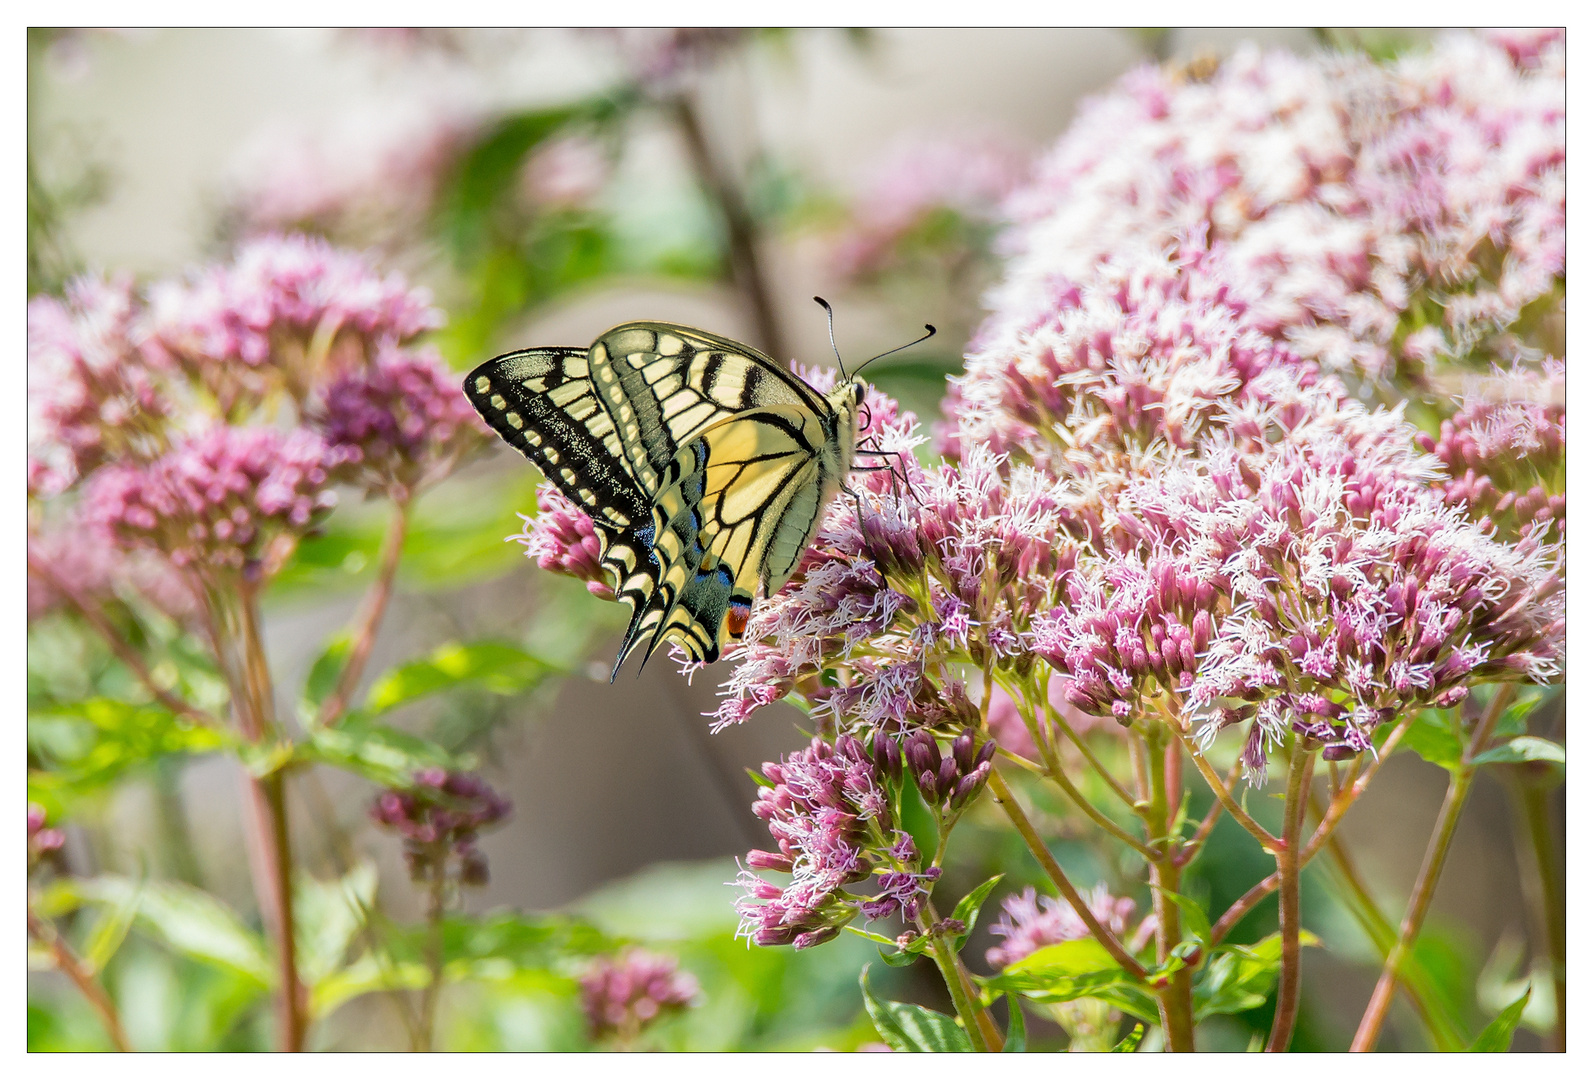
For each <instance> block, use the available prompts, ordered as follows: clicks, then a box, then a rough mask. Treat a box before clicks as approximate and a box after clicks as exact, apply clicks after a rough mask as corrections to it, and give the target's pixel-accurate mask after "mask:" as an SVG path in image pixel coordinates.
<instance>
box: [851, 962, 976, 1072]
mask: <svg viewBox="0 0 1593 1080" xmlns="http://www.w3.org/2000/svg"><path fill="white" fill-rule="evenodd" d="M858 984H859V985H861V986H862V988H863V1007H864V1008H866V1009H867V1010H868V1015H869V1019H871V1020H873V1021H874V1027H875V1028H876V1029H877V1030H878V1031H879V1035H880V1038H882V1039H884V1040H885V1042H886V1043H887V1044H888V1045H889V1046H890V1048H891V1049H892V1050H898V1051H903V1052H917V1053H931V1054H944V1053H963V1054H967V1053H972V1052H973V1044H972V1043H971V1042H969V1041H968V1035H967V1033H966V1032H964V1031H963V1030H962V1028H960V1027H958V1026H957V1021H955V1020H953V1019H952V1018H951V1017H949V1016H947V1015H945V1014H944V1013H938V1012H935V1011H934V1010H933V1009H926V1008H924V1007H923V1006H922V1005H908V1004H905V1003H903V1002H900V1001H884V1000H882V999H880V998H877V997H875V996H874V993H873V991H871V990H870V989H869V988H868V965H866V964H865V965H864V966H863V973H862V974H861V975H860V976H859V977H858Z"/></svg>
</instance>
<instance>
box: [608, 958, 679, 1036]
mask: <svg viewBox="0 0 1593 1080" xmlns="http://www.w3.org/2000/svg"><path fill="white" fill-rule="evenodd" d="M700 993H701V991H700V988H699V987H698V985H697V980H696V979H695V978H694V977H693V976H692V975H691V974H689V973H688V972H683V971H680V970H679V962H678V961H676V960H675V959H674V958H673V957H669V956H659V955H657V954H656V953H650V952H644V951H643V950H641V949H627V950H626V951H625V952H623V953H621V954H620V955H618V956H612V957H602V958H600V959H598V960H596V961H594V962H593V963H592V965H591V967H590V968H588V969H587V972H586V974H584V975H582V976H581V1008H582V1009H583V1010H585V1012H586V1021H587V1026H588V1030H589V1031H590V1032H591V1035H592V1038H593V1039H601V1038H604V1037H606V1036H609V1035H620V1036H622V1037H625V1038H635V1036H636V1035H637V1034H638V1033H640V1032H641V1030H642V1029H643V1028H645V1027H646V1026H648V1025H649V1024H651V1023H653V1022H654V1021H656V1020H659V1019H661V1018H662V1017H664V1016H667V1015H669V1014H670V1013H674V1012H679V1011H681V1010H683V1009H685V1008H687V1007H689V1006H691V1005H693V1004H695V1002H696V999H697V998H698V996H699V994H700Z"/></svg>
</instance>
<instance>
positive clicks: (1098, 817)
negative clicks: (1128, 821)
mask: <svg viewBox="0 0 1593 1080" xmlns="http://www.w3.org/2000/svg"><path fill="white" fill-rule="evenodd" d="M1014 700H1016V701H1018V702H1019V703H1020V704H1019V709H1018V715H1019V716H1020V717H1022V719H1023V723H1024V726H1025V727H1027V728H1028V729H1029V737H1030V738H1031V739H1033V740H1034V745H1035V746H1036V747H1037V748H1038V749H1039V751H1040V756H1041V757H1042V759H1043V760H1044V762H1045V768H1046V774H1047V775H1048V776H1049V777H1050V778H1051V781H1052V783H1054V784H1056V786H1057V787H1059V788H1061V789H1062V792H1063V794H1065V795H1066V796H1067V797H1068V798H1069V799H1070V800H1071V801H1072V802H1073V804H1074V805H1075V806H1077V807H1078V808H1079V809H1080V810H1082V811H1083V812H1084V816H1085V817H1087V818H1089V819H1090V820H1091V821H1093V822H1095V824H1097V825H1099V826H1100V827H1101V828H1102V829H1105V830H1106V831H1107V832H1108V833H1110V834H1112V836H1114V837H1116V838H1117V839H1118V840H1120V841H1122V842H1123V843H1125V844H1127V845H1128V846H1129V847H1131V848H1133V849H1134V850H1135V851H1137V852H1138V853H1139V855H1140V857H1141V858H1143V859H1144V860H1145V861H1146V862H1149V861H1151V859H1153V858H1154V857H1155V853H1154V852H1153V851H1152V850H1151V849H1150V848H1149V847H1147V846H1146V845H1145V844H1143V843H1141V842H1140V841H1139V840H1138V839H1137V838H1136V837H1135V836H1134V835H1133V834H1132V833H1130V832H1129V831H1128V830H1127V829H1125V828H1123V827H1122V826H1121V825H1119V824H1118V823H1117V822H1115V821H1113V820H1112V819H1111V818H1109V817H1107V816H1106V815H1105V814H1103V813H1101V811H1100V810H1098V809H1096V807H1095V806H1094V804H1092V803H1091V802H1090V800H1088V799H1086V798H1085V797H1084V793H1083V792H1082V791H1080V790H1079V789H1078V788H1077V787H1075V786H1074V784H1073V781H1071V780H1069V779H1068V778H1067V774H1065V773H1064V772H1063V771H1062V763H1061V762H1060V761H1059V760H1057V756H1056V750H1055V749H1054V748H1053V747H1052V746H1051V743H1050V740H1048V739H1046V738H1044V733H1043V732H1041V731H1040V725H1039V724H1038V723H1036V722H1035V718H1034V714H1033V713H1032V712H1031V711H1029V710H1027V709H1024V708H1023V707H1022V704H1021V702H1022V699H1021V698H1017V699H1014ZM992 775H994V774H993V773H992Z"/></svg>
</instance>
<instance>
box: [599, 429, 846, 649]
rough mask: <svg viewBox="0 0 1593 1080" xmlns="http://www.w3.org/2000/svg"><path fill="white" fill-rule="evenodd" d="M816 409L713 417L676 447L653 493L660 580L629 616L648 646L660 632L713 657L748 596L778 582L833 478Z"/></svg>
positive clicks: (813, 526) (746, 607)
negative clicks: (635, 616) (635, 618)
mask: <svg viewBox="0 0 1593 1080" xmlns="http://www.w3.org/2000/svg"><path fill="white" fill-rule="evenodd" d="M826 439H827V433H826V431H825V428H824V421H823V418H822V417H821V416H820V415H818V414H816V413H814V412H813V411H812V410H806V409H802V408H798V407H796V406H785V407H780V408H768V409H754V410H750V411H748V412H744V413H741V414H738V415H737V416H736V417H734V418H733V419H731V420H728V421H725V422H723V423H720V424H716V425H714V426H713V427H711V428H709V429H708V430H707V431H705V432H703V433H702V434H701V435H699V436H698V437H697V438H695V439H693V440H692V441H691V442H690V443H688V444H687V445H686V446H684V447H682V448H681V450H680V451H679V452H678V453H677V454H676V456H675V459H674V460H673V461H672V462H671V463H670V465H669V468H668V469H667V470H666V472H665V474H664V480H665V487H664V488H663V489H662V490H660V491H659V493H658V495H657V496H656V498H655V499H654V502H653V518H654V525H655V528H656V535H657V537H658V539H657V543H656V545H655V547H654V555H655V557H656V558H657V560H658V564H659V567H660V570H661V579H660V586H659V588H658V591H657V592H656V593H655V594H654V595H653V597H652V599H651V602H650V604H649V607H648V610H647V611H646V612H644V613H643V615H642V618H641V621H640V622H639V623H638V626H637V630H638V634H639V637H638V640H637V642H635V643H627V644H631V645H634V644H640V643H641V641H642V639H646V641H647V651H648V653H649V654H650V653H651V652H652V650H653V649H654V648H656V647H657V646H658V644H660V643H661V642H663V641H664V640H665V639H667V638H669V637H675V638H676V639H678V640H680V641H681V643H682V644H683V645H684V646H685V648H686V650H687V652H689V653H690V654H691V655H692V657H693V658H694V659H697V660H702V661H705V662H712V661H713V660H715V659H717V658H718V656H719V651H720V649H721V648H722V647H723V646H724V645H726V644H728V643H729V642H730V641H732V640H737V639H739V638H740V637H741V634H742V631H743V630H744V629H745V627H746V620H747V617H748V615H749V613H750V611H751V605H752V601H753V598H754V596H755V595H756V594H757V591H758V590H759V588H760V587H761V588H762V589H763V590H764V592H765V593H766V594H767V593H770V592H773V591H774V590H777V589H778V588H779V587H780V586H781V585H783V584H784V583H785V581H786V579H788V578H789V577H790V576H791V571H792V570H793V569H794V568H795V565H796V561H797V559H798V558H799V557H800V556H801V554H802V551H803V550H804V549H806V547H807V545H808V541H809V540H811V539H812V536H813V533H814V532H815V531H816V530H817V528H818V515H819V510H820V509H821V508H822V506H823V505H824V503H826V502H828V501H829V498H830V496H831V495H833V494H834V488H835V487H837V486H839V477H838V476H835V475H832V474H830V473H829V472H827V471H826V470H825V469H824V468H823V464H822V463H823V462H824V460H825V458H824V455H823V454H822V453H821V451H822V449H823V447H824V445H825V442H826Z"/></svg>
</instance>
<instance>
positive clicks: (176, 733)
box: [28, 697, 234, 815]
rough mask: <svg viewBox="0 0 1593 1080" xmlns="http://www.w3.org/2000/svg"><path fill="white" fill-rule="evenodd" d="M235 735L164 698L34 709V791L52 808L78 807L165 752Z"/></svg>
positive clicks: (210, 745)
mask: <svg viewBox="0 0 1593 1080" xmlns="http://www.w3.org/2000/svg"><path fill="white" fill-rule="evenodd" d="M233 745H234V741H233V740H232V738H231V737H230V736H229V735H227V734H226V733H224V732H220V731H217V730H215V729H213V728H208V727H201V726H199V725H197V724H195V723H193V722H191V721H188V720H185V719H182V718H179V717H177V716H174V715H173V714H172V713H171V712H169V711H167V710H166V709H164V708H162V707H161V706H159V705H135V704H132V703H130V702H126V701H118V700H115V699H112V698H104V697H95V698H90V699H88V700H86V701H80V702H76V703H74V704H60V705H54V706H49V707H46V708H43V709H39V710H37V711H34V710H30V711H29V713H28V753H29V757H30V761H31V763H35V764H36V765H37V766H38V767H36V768H30V769H29V770H28V798H29V799H30V800H31V801H33V802H37V803H39V804H40V805H42V806H44V807H45V808H46V810H47V811H49V812H50V813H51V814H52V815H62V814H68V813H70V812H71V808H72V807H73V806H74V805H75V804H76V803H77V802H79V801H80V800H82V799H84V798H86V797H89V796H92V795H96V794H99V793H101V792H103V791H105V790H106V789H108V788H109V787H111V786H112V785H114V784H116V783H118V782H119V781H121V780H122V779H124V778H125V777H127V776H128V775H129V774H132V773H137V772H142V771H144V770H145V769H146V768H147V767H148V766H149V765H150V764H151V763H153V762H156V761H159V760H161V759H163V758H168V757H176V756H186V755H198V754H210V753H214V752H216V751H218V750H223V749H227V748H229V747H231V746H233Z"/></svg>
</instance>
